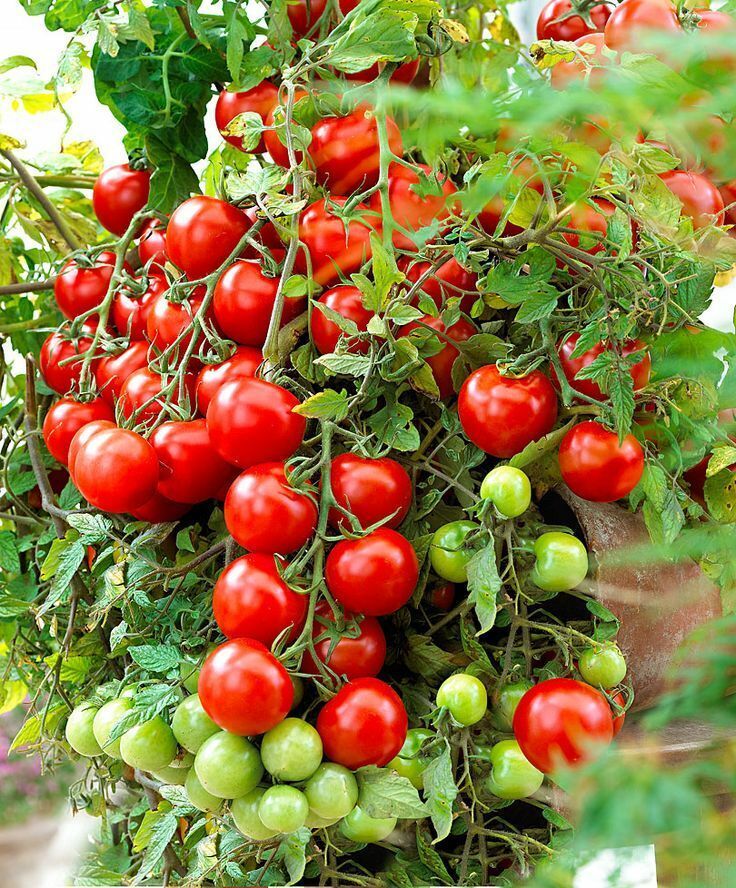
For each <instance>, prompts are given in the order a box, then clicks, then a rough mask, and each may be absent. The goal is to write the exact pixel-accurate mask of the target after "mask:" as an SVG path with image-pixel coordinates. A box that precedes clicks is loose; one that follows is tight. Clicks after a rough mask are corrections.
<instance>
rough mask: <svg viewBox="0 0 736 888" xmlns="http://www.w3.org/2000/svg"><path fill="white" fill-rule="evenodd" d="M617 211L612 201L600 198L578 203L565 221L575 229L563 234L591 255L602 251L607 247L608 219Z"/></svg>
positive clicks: (578, 247)
mask: <svg viewBox="0 0 736 888" xmlns="http://www.w3.org/2000/svg"><path fill="white" fill-rule="evenodd" d="M615 211H616V208H615V207H614V206H613V204H612V203H609V202H608V201H607V200H601V199H600V198H594V199H593V201H592V202H591V203H580V204H576V205H575V206H574V207H573V208H572V211H571V212H570V216H569V218H568V219H567V220H566V223H565V224H566V226H567V227H568V228H573V229H575V231H566V232H563V235H562V236H563V237H564V238H565V240H566V241H567V242H568V244H570V246H571V247H574V248H575V249H577V250H584V251H585V252H586V253H590V255H591V256H592V255H594V254H595V253H600V252H601V251H602V250H605V249H606V245H605V238H606V236H607V233H608V220H609V218H610V217H611V216H612V215H613V214H614V212H615Z"/></svg>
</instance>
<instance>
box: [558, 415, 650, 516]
mask: <svg viewBox="0 0 736 888" xmlns="http://www.w3.org/2000/svg"><path fill="white" fill-rule="evenodd" d="M559 460H560V471H561V472H562V477H563V479H564V481H565V483H566V484H567V485H568V486H569V487H570V489H571V490H572V491H573V493H576V494H577V495H578V496H581V497H583V499H588V500H592V501H593V502H596V503H610V502H613V501H614V500H617V499H621V497H624V496H627V495H628V494H629V493H631V491H632V490H633V489H634V488H635V487H636V485H637V484H638V483H639V480H640V478H641V476H642V472H643V471H644V451H643V450H642V448H641V445H640V444H639V442H638V441H637V440H636V438H635V437H634V436H633V435H630V434H629V435H627V436H626V437H625V438H624V440H623V441H622V442H619V439H618V436H617V435H616V433H615V432H611V431H609V430H608V429H605V428H603V426H602V425H600V423H597V422H593V421H587V422H581V423H578V424H577V425H576V426H574V427H573V428H572V429H570V431H569V432H568V433H567V434H566V435H565V437H564V438H563V439H562V443H561V444H560V452H559Z"/></svg>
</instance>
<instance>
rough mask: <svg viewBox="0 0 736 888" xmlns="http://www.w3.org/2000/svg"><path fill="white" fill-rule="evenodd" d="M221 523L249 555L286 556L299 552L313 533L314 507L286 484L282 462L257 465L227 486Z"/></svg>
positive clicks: (307, 498)
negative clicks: (277, 554)
mask: <svg viewBox="0 0 736 888" xmlns="http://www.w3.org/2000/svg"><path fill="white" fill-rule="evenodd" d="M225 524H226V526H227V529H228V530H229V531H230V534H231V536H232V537H233V538H234V539H235V541H236V542H237V543H238V544H239V545H241V546H242V547H243V548H244V549H247V550H248V551H249V552H268V553H271V554H276V553H279V554H281V555H288V554H289V553H291V552H296V550H297V549H301V547H302V546H303V545H304V544H305V543H306V542H307V540H308V539H309V538H310V537H311V536H312V534H313V533H314V530H315V528H316V526H317V506H316V505H315V504H314V500H313V499H312V498H311V497H309V496H307V494H305V493H300V492H299V491H298V490H295V489H294V488H293V487H292V486H291V485H290V484H289V482H288V481H287V479H286V473H285V471H284V464H283V463H280V462H272V463H260V464H259V465H255V466H252V467H251V468H250V469H246V470H245V471H244V472H243V473H242V474H240V475H238V477H237V478H236V479H235V480H234V481H233V483H232V484H231V485H230V489H229V490H228V492H227V496H226V497H225Z"/></svg>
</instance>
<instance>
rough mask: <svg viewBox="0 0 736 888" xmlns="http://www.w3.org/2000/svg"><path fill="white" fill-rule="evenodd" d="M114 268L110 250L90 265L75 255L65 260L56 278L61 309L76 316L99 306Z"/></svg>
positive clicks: (55, 290) (113, 256)
mask: <svg viewBox="0 0 736 888" xmlns="http://www.w3.org/2000/svg"><path fill="white" fill-rule="evenodd" d="M114 268H115V254H114V253H110V252H109V251H108V250H104V251H103V252H102V253H100V254H99V255H98V256H97V258H96V259H95V261H94V264H93V265H90V266H88V267H85V266H84V265H79V263H77V262H76V261H75V260H74V259H70V260H69V261H68V262H66V263H65V264H64V267H63V268H62V269H61V272H60V274H59V276H58V277H57V278H56V281H55V282H54V297H55V298H56V304H57V305H58V306H59V310H60V311H61V313H62V314H63V315H64V316H65V317H67V318H70V319H74V318H77V317H79V315H81V314H84V313H85V312H88V311H91V309H93V308H97V306H98V305H99V304H100V303H101V302H102V300H103V299H104V298H105V295H106V294H107V288H108V287H109V286H110V278H111V277H112V273H113V270H114Z"/></svg>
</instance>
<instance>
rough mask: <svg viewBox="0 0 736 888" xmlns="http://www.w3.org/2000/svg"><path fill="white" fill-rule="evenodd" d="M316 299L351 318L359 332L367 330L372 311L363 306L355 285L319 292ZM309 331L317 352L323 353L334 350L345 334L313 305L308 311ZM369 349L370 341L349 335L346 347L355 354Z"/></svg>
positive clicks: (364, 352)
mask: <svg viewBox="0 0 736 888" xmlns="http://www.w3.org/2000/svg"><path fill="white" fill-rule="evenodd" d="M318 302H320V303H321V304H322V305H326V306H327V307H328V308H331V309H332V310H333V311H336V312H337V313H338V314H339V315H342V317H344V318H347V319H348V320H350V321H354V322H355V325H356V326H357V328H358V330H360V332H362V333H364V332H365V331H366V330H367V329H368V323H369V321H370V319H371V318H372V317H373V314H374V313H373V312H372V311H369V310H368V309H367V308H366V307H365V306H364V305H363V297H362V294H361V292H360V290H359V289H358V288H357V287H351V286H346V285H344V286H339V287H333V288H332V289H331V290H327V292H325V293H323V294H322V295H321V296H320V298H319V299H318ZM309 332H310V333H311V336H312V342H313V343H314V345H315V347H316V349H317V351H318V352H319V353H320V354H323V355H328V354H331V353H332V352H334V351H335V349H336V348H337V343H338V340H339V339H340V337H341V336H343V337H347V336H348V334H346V333H343V332H342V330H340V328H339V327H338V326H337V324H336V323H335V322H334V321H331V320H330V319H329V318H328V317H327V315H326V314H324V312H322V311H321V310H320V309H319V308H317V307H314V308H313V310H312V314H311V317H310V320H309ZM369 348H370V343H369V342H367V341H366V340H361V339H355V338H351V340H350V344H349V345H348V347H347V350H348V351H349V352H353V353H355V354H361V355H365V354H367V353H368V350H369Z"/></svg>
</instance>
